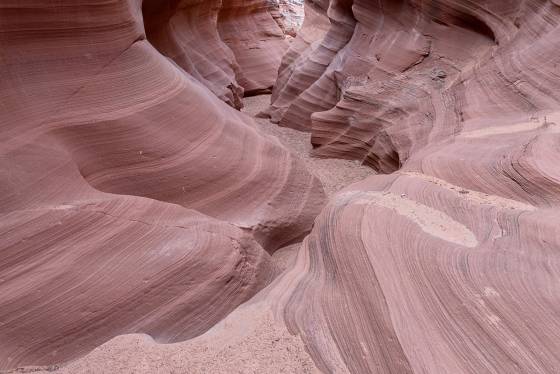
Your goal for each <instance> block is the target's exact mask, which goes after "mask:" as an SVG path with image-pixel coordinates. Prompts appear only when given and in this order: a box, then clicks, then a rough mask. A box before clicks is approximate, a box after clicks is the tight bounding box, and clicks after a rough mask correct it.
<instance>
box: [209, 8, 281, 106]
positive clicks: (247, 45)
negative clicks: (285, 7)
mask: <svg viewBox="0 0 560 374" xmlns="http://www.w3.org/2000/svg"><path fill="white" fill-rule="evenodd" d="M275 12H277V10H276V9H275V8H274V7H273V4H271V2H269V1H263V0H236V1H225V2H223V3H222V8H221V10H220V16H219V22H218V29H219V31H220V35H221V37H222V39H223V40H224V42H225V43H226V44H227V45H228V46H229V47H230V48H231V50H232V51H233V53H234V55H235V58H236V60H237V63H238V64H239V66H240V74H239V76H238V77H237V79H238V82H239V84H240V85H241V86H242V87H243V88H244V89H245V95H246V96H248V95H254V94H259V93H264V92H270V91H271V89H272V85H273V84H274V82H275V80H276V72H277V70H278V66H279V65H280V60H281V59H282V56H283V54H284V52H285V51H286V48H287V47H288V44H287V42H286V40H285V36H284V31H283V30H282V28H281V27H280V26H281V23H279V22H278V21H277V20H278V17H274V16H273V13H275Z"/></svg>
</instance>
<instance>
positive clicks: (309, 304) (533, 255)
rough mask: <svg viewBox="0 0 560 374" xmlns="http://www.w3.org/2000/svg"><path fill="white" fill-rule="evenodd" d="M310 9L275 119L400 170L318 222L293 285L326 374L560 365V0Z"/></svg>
mask: <svg viewBox="0 0 560 374" xmlns="http://www.w3.org/2000/svg"><path fill="white" fill-rule="evenodd" d="M306 12H307V13H306V14H309V15H311V16H312V18H313V19H311V18H309V17H307V18H306V20H305V24H304V27H303V29H302V31H301V32H300V34H299V35H298V37H297V39H296V41H295V42H294V43H293V44H292V45H291V47H290V50H289V51H288V52H287V54H286V56H285V57H284V61H283V64H282V67H281V69H280V74H279V79H278V82H277V85H276V86H275V90H274V93H273V99H272V105H271V107H270V108H269V109H268V110H267V111H266V112H264V113H263V115H266V116H270V117H271V119H272V120H273V121H276V122H278V123H279V124H280V125H281V126H288V127H293V128H296V129H301V130H305V131H309V132H311V141H312V142H313V145H314V146H315V147H316V148H315V150H314V152H315V154H316V155H318V156H322V157H333V156H334V157H342V158H351V159H358V160H360V161H363V162H364V163H366V164H368V165H370V166H371V167H373V168H374V169H376V170H378V171H379V172H381V173H387V174H389V173H392V174H390V175H380V176H374V177H370V178H368V179H366V180H364V181H363V182H360V183H357V184H355V185H353V186H350V187H348V188H347V189H345V190H344V191H343V192H341V193H339V194H338V195H337V196H336V197H335V198H334V199H332V200H331V202H330V203H329V205H328V206H327V208H325V209H324V210H323V212H322V213H321V215H320V216H319V218H318V219H317V220H316V222H315V225H314V229H313V231H312V234H311V235H310V236H309V237H308V238H307V239H306V240H305V242H304V245H303V250H302V252H300V254H299V257H298V261H297V265H296V266H295V268H294V269H292V270H291V271H290V272H289V273H288V274H287V275H286V277H291V278H292V279H294V278H295V279H298V280H299V284H298V285H296V286H294V288H293V289H292V290H291V291H290V292H291V294H290V295H291V296H290V299H289V300H288V301H287V307H286V309H285V310H284V312H285V317H286V319H287V321H288V324H289V326H290V327H291V329H292V331H293V332H294V333H296V332H297V333H298V334H300V335H301V336H302V337H303V339H304V341H305V342H306V344H307V347H308V349H309V352H310V353H311V354H312V356H313V357H314V360H315V363H316V364H317V365H318V366H319V368H320V369H322V370H323V371H325V372H346V371H349V372H353V373H507V372H511V373H554V372H556V371H557V370H558V368H559V367H560V355H559V354H558V353H559V352H560V336H559V335H558V331H560V318H559V316H560V307H559V305H560V298H559V297H560V293H559V292H558V284H559V283H558V280H559V279H560V278H559V277H560V252H559V250H560V236H559V233H560V209H559V208H560V206H559V203H560V168H559V167H558V161H557V160H558V159H559V157H560V105H559V104H560V103H559V100H560V52H559V51H560V48H559V47H560V25H559V24H560V3H558V2H557V1H544V0H540V1H530V0H528V1H522V0H516V1H513V0H512V1H497V0H496V1H492V0H476V1H451V0H439V1H421V0H410V1H404V0H403V1H389V0H387V1H365V0H364V1H362V0H354V1H338V0H332V1H330V3H327V2H319V1H318V2H315V1H310V2H308V3H307V8H306ZM308 21H309V22H308ZM311 34H313V35H314V36H309V35H311Z"/></svg>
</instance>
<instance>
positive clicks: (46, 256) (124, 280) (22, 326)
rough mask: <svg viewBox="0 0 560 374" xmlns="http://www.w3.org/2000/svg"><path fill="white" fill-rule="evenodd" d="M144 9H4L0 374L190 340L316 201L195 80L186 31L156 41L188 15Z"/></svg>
mask: <svg viewBox="0 0 560 374" xmlns="http://www.w3.org/2000/svg"><path fill="white" fill-rule="evenodd" d="M156 5H161V4H159V3H157V2H151V1H146V2H144V4H143V7H142V3H141V2H140V1H126V2H125V1H116V0H115V1H76V0H68V1H58V2H52V1H42V0H33V1H28V2H26V3H25V4H23V3H21V2H19V1H4V2H2V4H1V5H0V27H1V32H0V50H1V52H0V53H1V61H2V63H1V64H0V75H1V76H2V80H1V82H0V97H1V100H0V102H1V103H2V104H1V106H2V111H0V151H1V155H2V157H1V158H0V174H1V175H0V188H1V191H2V194H1V197H0V215H1V217H0V253H1V256H0V295H1V302H0V368H1V369H5V368H14V367H16V366H20V365H28V364H41V365H42V364H51V363H60V362H63V361H67V360H69V359H72V358H75V357H77V356H80V355H82V354H84V353H86V352H88V351H89V350H91V349H93V348H94V347H96V346H97V345H99V344H101V343H103V342H105V341H107V340H109V339H110V338H112V337H113V336H115V335H118V334H124V333H135V332H139V333H147V334H150V335H151V336H152V337H154V339H155V340H156V341H158V342H173V341H178V340H183V339H188V338H190V337H193V336H196V335H198V334H201V333H203V332H204V331H206V330H207V329H208V328H210V327H211V326H212V325H213V324H215V323H216V322H218V321H219V320H221V319H222V318H223V317H224V316H226V315H227V314H228V313H229V312H230V311H232V310H233V309H234V308H235V307H236V306H237V305H239V304H240V303H242V302H243V301H245V300H247V299H248V298H249V297H250V296H251V295H253V294H254V293H255V292H256V291H257V290H259V289H260V288H262V287H263V286H264V285H266V284H267V282H268V277H269V274H270V269H269V257H270V256H269V254H268V252H273V251H274V250H275V249H276V248H278V247H280V246H282V245H284V244H285V243H287V242H290V241H292V240H294V239H297V238H299V237H301V236H302V235H304V234H305V233H306V232H308V231H309V230H310V228H311V225H312V222H313V220H314V218H315V216H316V215H317V214H318V212H319V211H320V209H321V207H322V205H323V201H324V193H323V191H322V188H321V185H320V182H319V181H318V180H317V179H316V178H315V177H313V176H312V175H311V174H310V173H308V171H307V169H306V168H305V165H304V164H303V162H302V161H301V160H300V159H298V158H297V157H296V156H294V155H293V154H291V153H289V152H288V151H287V150H286V149H285V148H284V147H283V146H281V145H280V143H279V142H278V141H277V140H274V139H271V138H269V137H265V136H263V135H261V133H259V132H258V131H257V130H256V129H255V126H254V123H253V121H252V120H251V119H250V118H249V117H247V116H245V115H244V114H242V113H239V112H238V111H236V110H234V109H233V108H231V107H228V106H227V105H225V104H224V103H223V102H222V101H220V100H219V99H218V98H217V97H216V96H215V95H214V94H213V93H212V92H211V91H210V90H208V89H207V88H206V87H205V84H207V83H208V82H210V81H211V82H213V84H214V83H216V82H218V80H217V79H215V74H214V72H211V71H203V70H204V69H203V68H202V67H201V65H202V62H200V61H199V60H198V59H201V58H202V57H201V56H202V55H203V54H204V53H203V52H200V53H199V51H200V50H201V49H193V50H192V55H190V54H188V52H189V48H187V46H188V43H189V40H188V39H185V38H182V37H180V35H182V33H185V34H188V28H185V29H181V28H179V27H177V28H173V27H171V28H170V29H171V30H172V31H173V32H175V33H176V34H173V35H172V33H170V32H168V31H169V30H167V31H165V32H164V31H161V32H159V31H157V28H158V27H159V26H157V24H158V23H160V22H164V23H165V22H167V23H165V24H167V25H173V24H174V22H177V24H178V25H185V24H187V25H189V22H190V21H189V22H188V20H184V19H183V18H184V17H187V16H189V15H190V14H191V13H190V11H189V12H187V11H186V8H183V7H181V6H179V7H177V8H169V7H167V8H165V7H163V8H160V7H158V6H156ZM181 5H185V6H190V5H191V3H190V2H184V3H182V4H181ZM207 5H208V4H207V3H205V5H203V4H202V3H199V4H192V6H193V8H192V9H191V11H192V12H195V14H201V15H202V14H210V13H211V10H212V7H211V6H209V7H208V8H204V6H207ZM152 11H153V12H154V13H151V12H152ZM168 11H172V14H173V16H172V17H169V14H168V13H167V12H168ZM212 11H213V10H212ZM197 12H198V13H197ZM145 23H146V24H148V25H150V26H148V28H149V30H151V31H149V33H148V34H149V38H148V39H151V40H153V42H154V44H155V45H156V46H157V47H158V48H161V49H162V50H163V51H164V52H165V53H171V52H170V51H172V52H173V53H177V54H176V55H173V56H172V59H173V61H171V60H170V59H168V58H166V57H164V55H162V54H161V53H160V52H159V51H158V50H157V49H156V48H155V47H154V46H153V45H152V44H151V43H150V42H149V41H148V40H146V33H145V29H144V24H145ZM151 27H154V28H155V29H156V31H154V29H153V28H151ZM189 27H190V26H189ZM179 42H180V43H186V44H184V45H182V44H181V45H178V44H176V43H179ZM209 44H211V43H210V42H209V43H208V45H206V46H204V47H208V48H211V46H210V45H209ZM218 44H219V43H218V42H216V45H218ZM201 48H203V47H201ZM189 61H191V62H192V61H195V62H196V63H195V64H194V65H195V67H196V71H192V70H189V69H190V68H189V66H190V65H189ZM212 61H214V60H212ZM220 61H221V60H219V61H218V60H217V62H216V63H215V64H214V66H215V67H219V66H222V65H221V64H220ZM224 61H225V60H224ZM199 62H200V63H199ZM225 65H227V64H224V65H223V66H225ZM183 68H184V69H183ZM189 72H191V73H193V74H194V75H191V74H190V73H189ZM215 73H216V74H217V75H219V76H221V75H220V74H221V73H220V70H219V69H216V70H215ZM218 73H219V74H218ZM201 76H203V77H205V80H202V81H198V80H197V78H200V77H201ZM215 87H218V86H215ZM215 87H214V88H215ZM214 91H215V92H216V90H214ZM263 248H264V249H263ZM267 251H268V252H267Z"/></svg>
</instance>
